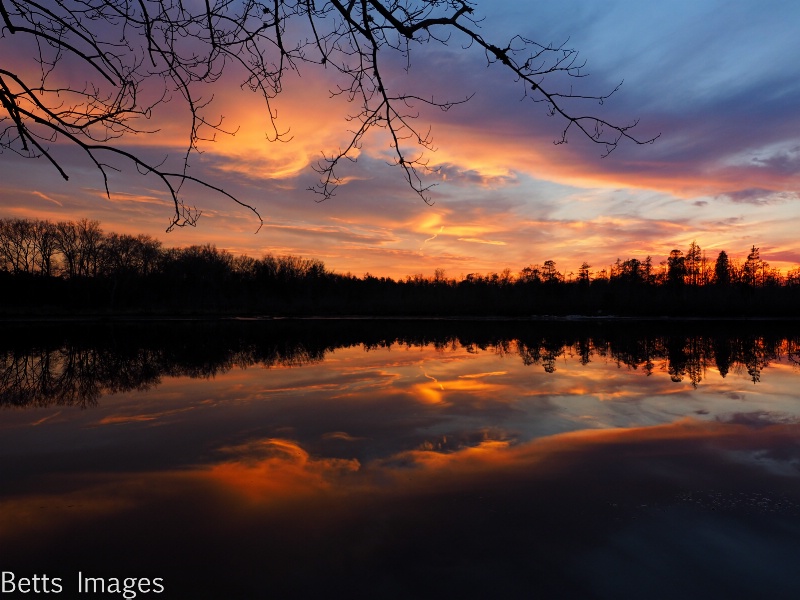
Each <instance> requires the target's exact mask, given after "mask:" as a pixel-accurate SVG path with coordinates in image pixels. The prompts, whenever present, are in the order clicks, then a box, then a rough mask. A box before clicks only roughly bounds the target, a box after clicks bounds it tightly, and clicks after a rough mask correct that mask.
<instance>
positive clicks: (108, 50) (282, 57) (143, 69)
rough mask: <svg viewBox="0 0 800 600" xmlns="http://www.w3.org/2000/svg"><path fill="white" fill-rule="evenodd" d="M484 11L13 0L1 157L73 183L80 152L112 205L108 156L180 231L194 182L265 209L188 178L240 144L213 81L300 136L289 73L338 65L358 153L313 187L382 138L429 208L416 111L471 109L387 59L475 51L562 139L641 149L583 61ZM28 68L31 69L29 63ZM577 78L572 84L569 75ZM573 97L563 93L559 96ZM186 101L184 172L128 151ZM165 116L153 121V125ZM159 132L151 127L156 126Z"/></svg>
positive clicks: (389, 5)
mask: <svg viewBox="0 0 800 600" xmlns="http://www.w3.org/2000/svg"><path fill="white" fill-rule="evenodd" d="M475 9H476V7H475V4H474V3H472V2H468V1H466V0H359V1H356V0H330V1H327V2H315V1H314V0H272V1H266V0H264V1H259V0H235V1H234V0H204V1H199V0H198V1H197V2H191V3H187V2H182V1H180V0H59V1H58V2H51V1H45V0H0V27H1V29H0V56H1V57H2V58H1V59H0V105H1V106H2V108H0V150H11V151H14V152H17V153H19V154H21V155H23V156H26V157H41V158H44V159H46V160H47V161H49V163H50V164H51V165H52V167H53V168H55V169H56V170H57V171H58V173H60V175H61V176H62V177H63V178H64V179H68V173H67V171H66V169H65V167H64V166H63V164H62V162H61V161H60V160H59V157H58V154H57V152H55V144H56V143H57V142H66V143H68V144H72V145H74V146H76V147H77V148H78V149H80V150H81V151H82V152H83V153H85V155H86V156H87V157H88V158H89V160H90V161H92V163H93V164H94V166H95V167H97V169H98V170H99V171H100V173H101V175H102V177H103V180H104V182H105V186H106V192H107V193H108V174H109V171H110V170H113V169H114V167H113V166H112V164H111V163H110V162H106V161H107V160H109V155H111V156H116V157H117V158H118V159H119V158H122V159H124V160H127V161H129V162H131V163H133V165H135V166H136V168H137V169H138V170H139V171H140V172H142V173H143V174H152V175H154V176H155V177H157V178H158V179H160V181H161V183H162V185H163V186H164V187H165V188H166V189H167V190H168V192H169V194H170V196H171V198H172V201H173V202H174V208H175V212H174V215H173V216H172V218H171V221H170V226H169V228H172V227H174V226H176V225H177V226H183V225H186V224H190V225H193V224H195V222H196V220H197V217H198V216H199V212H198V211H197V210H196V209H194V208H193V207H191V206H189V205H187V204H184V202H183V201H182V199H181V198H182V196H181V194H180V192H181V187H182V186H183V184H184V183H186V182H188V181H192V182H196V183H199V184H201V185H204V186H206V187H208V188H211V189H213V190H216V191H217V192H219V193H221V194H224V195H226V196H228V197H229V198H231V199H232V200H234V201H236V202H238V203H239V204H241V205H243V206H246V207H248V208H250V209H251V210H252V211H253V212H254V213H255V214H256V215H258V212H257V210H256V209H255V208H254V207H253V206H251V205H249V204H247V203H245V202H244V201H242V200H241V199H239V198H236V197H234V196H233V195H231V194H229V193H227V192H225V191H224V190H223V189H222V188H220V187H217V186H215V185H213V184H212V183H209V182H208V181H206V180H204V179H200V178H197V177H195V176H193V175H190V174H189V171H188V167H189V164H190V158H191V156H192V155H193V153H195V152H196V151H198V144H199V143H200V142H201V141H202V140H209V139H213V138H214V136H215V135H217V134H220V133H230V131H229V130H227V129H226V128H225V127H224V126H223V120H222V118H221V117H217V116H216V115H215V114H214V113H213V112H212V109H211V106H210V104H211V100H212V98H213V96H212V93H211V89H210V88H209V87H208V85H209V84H212V83H214V82H215V81H217V80H218V78H219V77H220V76H221V75H222V72H223V70H225V71H226V72H227V71H232V72H233V73H234V74H237V75H238V77H239V81H240V83H241V86H242V88H246V89H249V90H252V91H253V92H255V93H257V94H259V95H260V96H261V97H262V98H263V101H264V103H265V104H266V107H267V109H268V115H269V117H270V122H271V128H272V129H271V132H270V133H269V134H268V137H269V139H271V140H273V141H275V140H287V139H288V138H289V134H288V130H286V129H281V128H280V127H279V126H278V124H277V123H276V121H275V118H276V113H275V111H274V109H273V107H272V102H273V99H274V98H275V97H276V96H277V95H279V94H280V93H281V91H282V89H283V81H284V77H285V75H286V74H287V73H288V72H290V71H299V70H300V68H301V67H304V68H307V67H311V66H316V67H322V68H327V69H330V70H333V71H334V72H336V73H337V74H338V75H339V83H338V87H336V88H335V89H334V90H332V94H334V95H341V96H344V97H346V98H347V99H348V100H349V101H350V102H351V103H352V105H353V107H354V108H353V111H352V113H351V115H350V121H351V123H352V124H353V126H352V129H351V130H350V133H349V139H348V141H347V143H345V144H343V145H342V146H341V147H340V148H339V149H338V150H335V151H333V152H331V153H330V154H324V155H323V158H322V159H321V160H320V161H319V163H318V164H317V165H316V170H317V171H318V172H319V175H320V181H319V184H318V185H317V186H316V187H315V188H314V191H316V192H318V193H319V194H321V195H322V197H323V198H328V197H330V196H331V195H333V194H334V192H335V189H336V187H337V185H338V184H340V183H341V181H342V180H341V178H340V176H339V175H338V172H339V171H338V168H339V166H340V164H341V163H342V161H343V160H344V159H351V160H353V159H354V157H355V156H356V154H357V152H358V149H359V147H360V146H361V144H362V142H363V140H364V136H365V135H366V134H367V132H369V131H370V130H372V129H375V128H378V129H383V130H385V131H386V132H388V134H389V139H390V145H391V148H392V151H393V154H394V162H395V163H396V165H397V166H398V167H399V168H400V170H401V172H402V173H403V174H404V176H405V179H406V181H407V182H408V184H409V185H410V186H411V188H412V189H413V190H414V191H415V192H416V193H417V194H419V196H420V197H422V198H423V199H424V200H425V201H426V202H429V201H430V196H429V194H428V191H429V190H430V187H431V185H430V184H428V183H425V182H424V181H423V175H424V173H425V171H426V170H427V169H428V159H427V158H426V153H427V151H430V150H432V149H433V148H432V142H431V137H430V135H429V132H428V131H427V129H426V128H425V127H421V128H420V127H419V126H418V125H417V124H416V122H415V117H416V114H417V113H416V110H415V109H414V105H415V104H416V105H421V104H423V105H429V106H433V107H438V108H440V109H442V110H448V109H450V108H451V107H452V106H454V105H455V104H459V103H462V102H465V101H466V100H468V98H457V99H438V98H435V97H433V96H425V97H422V96H419V95H415V94H412V93H408V92H406V91H404V90H402V89H395V88H394V85H393V82H392V81H391V79H390V77H389V75H390V74H389V72H388V67H387V66H386V65H387V63H388V61H389V60H390V59H391V58H392V57H396V56H399V57H401V58H402V59H403V60H404V61H405V62H406V65H407V66H410V64H411V63H410V54H411V48H412V46H417V45H426V44H442V45H447V44H448V42H450V41H452V42H453V43H454V44H455V43H459V44H465V48H467V47H470V46H471V47H473V48H475V47H477V48H478V49H480V50H482V51H483V52H484V53H485V57H486V60H487V61H488V62H489V63H490V64H491V63H497V64H498V65H500V66H501V67H503V68H505V69H506V70H507V72H508V74H509V75H510V76H511V77H513V78H515V79H516V80H518V81H519V82H520V84H521V85H522V86H523V90H524V94H525V95H526V96H528V97H530V98H531V99H532V100H533V101H534V102H541V103H543V104H544V105H545V106H546V107H547V109H548V111H549V113H550V114H551V115H553V116H555V117H558V118H560V119H561V120H562V122H563V127H562V130H561V134H560V136H559V138H558V139H557V140H556V143H563V142H566V141H567V137H568V135H569V134H570V133H571V132H572V131H574V130H577V131H578V132H580V133H581V134H583V135H585V136H586V137H588V138H589V139H590V140H592V141H593V142H595V143H597V144H599V145H600V146H601V147H602V148H603V154H608V153H609V152H611V151H612V150H614V148H616V147H617V144H618V143H620V142H621V141H623V140H630V141H632V142H635V143H637V144H641V143H646V142H651V141H653V139H640V138H637V137H635V136H634V135H633V134H632V133H631V128H632V127H633V126H634V125H636V121H632V122H631V123H627V124H615V123H610V122H608V121H606V120H604V119H603V118H601V117H599V116H594V115H592V114H587V113H586V112H584V109H583V108H581V107H582V105H583V104H584V103H585V102H592V103H594V102H600V103H602V101H603V100H605V99H607V98H608V96H610V95H611V94H613V93H614V92H615V91H616V89H617V88H615V89H613V90H611V91H610V93H608V94H604V95H591V94H589V95H584V94H582V93H581V92H579V91H573V89H572V87H571V85H569V82H568V81H567V83H565V78H564V77H559V75H567V76H571V77H583V76H584V72H583V70H582V69H583V66H584V63H583V62H582V61H581V60H580V59H579V58H578V54H577V52H576V51H575V50H573V49H570V48H567V47H565V46H563V45H547V44H541V43H538V42H536V41H534V40H532V39H528V38H525V37H522V36H519V35H515V36H512V37H510V38H509V39H508V40H506V41H502V42H497V41H492V40H487V39H484V37H483V35H482V34H481V30H480V26H479V24H480V18H479V17H477V16H476V12H475ZM26 54H27V56H29V57H30V58H31V59H32V61H33V62H25V58H26ZM567 79H568V78H567ZM559 86H560V87H559ZM169 101H173V102H182V103H183V105H184V107H185V109H186V112H187V113H188V117H189V118H188V123H189V124H188V127H187V130H186V146H185V154H184V155H183V161H182V162H183V164H182V168H177V169H176V170H170V169H168V168H167V167H166V166H165V163H163V162H162V163H157V162H153V161H152V160H151V159H149V158H148V157H147V156H146V155H145V154H143V153H140V152H137V151H135V150H132V149H130V147H126V146H124V145H123V139H124V138H126V137H127V136H129V135H131V134H136V133H144V132H147V131H152V128H153V127H154V126H157V123H156V119H155V118H154V111H155V110H156V109H157V108H159V107H160V106H161V105H162V104H164V103H166V102H169ZM151 119H152V121H150V120H151ZM148 121H150V123H152V124H149V123H148Z"/></svg>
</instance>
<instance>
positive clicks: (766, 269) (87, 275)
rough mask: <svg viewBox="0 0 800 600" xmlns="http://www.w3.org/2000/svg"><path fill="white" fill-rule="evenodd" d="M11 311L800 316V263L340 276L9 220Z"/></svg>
mask: <svg viewBox="0 0 800 600" xmlns="http://www.w3.org/2000/svg"><path fill="white" fill-rule="evenodd" d="M0 284H2V290H3V294H2V298H0V310H4V311H5V312H6V313H7V314H15V313H16V314H18V313H20V312H22V313H31V312H40V313H49V312H53V313H62V314H63V313H81V312H83V313H97V312H123V313H131V312H134V313H143V314H213V313H218V314H225V313H227V314H231V313H238V314H247V313H250V314H283V315H309V314H316V315H323V314H327V315H344V314H362V315H409V316H423V315H464V316H466V315H470V316H478V315H508V316H528V315H567V314H583V315H598V314H599V315H604V314H624V315H640V316H653V315H672V316H695V315H697V316H700V315H704V316H784V317H785V316H796V315H797V314H798V311H797V306H798V305H799V304H798V302H799V301H800V267H798V268H795V269H792V270H790V271H789V272H788V273H787V274H786V275H783V274H782V273H781V272H780V271H778V270H777V269H775V268H772V267H770V266H769V264H768V263H767V262H766V261H765V260H763V259H761V257H760V253H759V249H758V248H756V247H755V246H753V247H752V248H751V250H750V252H749V254H748V255H747V258H746V260H744V261H739V260H736V259H731V258H729V256H728V254H727V253H726V252H725V251H721V252H719V253H718V255H717V257H716V259H715V260H713V261H711V260H707V259H706V255H705V253H704V252H702V250H701V249H700V247H699V246H698V245H697V244H696V243H695V242H692V244H691V245H690V247H689V248H688V249H687V251H686V252H685V253H684V252H683V251H681V250H678V249H675V250H673V251H672V252H670V255H669V256H668V257H667V259H666V260H665V261H663V262H661V263H659V264H658V265H656V264H654V262H653V260H652V258H651V257H649V256H648V257H646V258H645V259H644V260H639V259H636V258H631V259H628V260H625V261H623V260H620V259H618V260H617V261H616V263H615V264H613V265H610V266H609V268H603V269H601V270H598V271H593V270H592V267H591V265H589V263H587V262H584V263H583V264H582V265H581V266H580V268H579V269H578V271H577V273H574V272H569V273H567V274H564V273H563V272H561V271H559V269H558V268H557V265H556V263H555V262H554V261H552V260H547V261H545V262H544V263H542V264H541V265H529V266H527V267H525V268H523V269H522V270H521V271H520V272H519V273H516V274H514V273H512V272H511V270H509V269H505V270H504V271H502V272H501V273H489V274H485V275H484V274H478V273H470V274H467V275H466V276H463V277H461V278H460V279H459V280H457V279H453V278H448V277H447V276H446V274H445V272H444V271H443V270H436V271H435V273H434V275H433V276H430V277H426V276H423V275H410V276H408V277H406V278H405V279H401V280H395V279H392V278H388V277H375V276H373V275H370V274H366V275H364V276H363V277H356V276H354V275H351V274H345V275H343V274H338V273H334V272H331V271H329V270H327V269H326V268H325V265H324V264H323V263H322V262H321V261H319V260H314V259H304V258H299V257H296V256H283V257H275V256H271V255H265V256H263V257H261V258H251V257H249V256H234V255H232V254H231V253H229V252H227V251H225V250H219V249H217V248H216V247H214V246H212V245H204V246H190V247H188V248H164V247H163V246H162V244H161V242H159V241H158V240H155V239H153V238H151V237H150V236H147V235H137V236H133V235H127V234H117V233H105V232H103V230H102V229H101V227H100V224H99V223H98V222H97V221H90V220H87V219H82V220H80V221H62V222H58V223H52V222H50V221H37V220H29V219H0Z"/></svg>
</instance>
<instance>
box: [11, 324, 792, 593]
mask: <svg viewBox="0 0 800 600" xmlns="http://www.w3.org/2000/svg"><path fill="white" fill-rule="evenodd" d="M2 333H3V337H2V341H0V377H1V379H0V403H2V406H0V485H1V487H0V570H2V571H5V572H6V573H13V574H14V575H13V576H14V578H15V579H14V582H15V583H14V585H16V584H18V583H19V582H20V578H25V577H27V578H33V576H34V575H36V576H39V577H44V576H45V575H46V576H47V577H48V578H49V583H50V584H51V589H52V582H53V581H54V580H55V581H56V582H57V583H59V584H60V586H61V588H62V590H63V591H62V595H61V597H73V596H75V594H76V591H77V586H78V573H79V572H81V573H82V575H83V577H102V578H103V584H104V585H105V586H108V589H106V591H107V592H109V590H111V592H110V593H108V594H107V595H105V596H103V595H102V594H94V595H93V594H84V595H83V596H86V597H133V596H131V595H130V593H134V594H135V595H136V597H139V598H233V599H236V598H286V597H302V598H305V597H316V596H318V595H322V594H327V595H330V594H331V593H332V592H334V591H336V590H338V591H340V592H341V593H340V594H339V595H344V594H347V595H349V596H352V597H365V596H369V597H374V598H394V597H396V598H420V597H422V598H426V597H435V596H436V597H438V596H442V595H446V596H447V597H454V596H461V597H467V598H472V597H512V598H533V597H538V598H570V597H574V598H726V599H727V598H759V597H761V598H796V597H798V595H800V570H798V569H797V557H798V556H800V367H798V364H799V363H800V327H798V325H797V324H772V323H756V324H742V323H718V324H714V325H709V324H701V323H682V324H681V323H655V324H652V323H651V324H645V323H630V324H625V323H605V324H581V323H524V322H516V323H515V322H498V323H490V322H482V323H456V322H435V321H429V322H422V323H415V322H402V321H395V322H373V321H368V322H360V321H305V322H294V323H293V322H262V321H239V322H227V323H204V322H184V323H169V322H164V323H157V324H146V323H130V324H121V323H118V324H106V325H102V324H94V325H91V324H72V325H69V324H58V325H55V324H54V325H47V324H43V325H37V326H34V325H20V326H16V327H15V326H10V325H7V326H6V327H5V328H3V330H2ZM4 577H6V579H8V578H9V577H10V575H4ZM124 578H138V579H137V581H136V585H141V584H142V583H141V582H142V579H141V578H146V579H147V580H148V582H149V583H148V584H147V585H144V587H143V588H136V589H134V590H133V592H129V593H128V595H127V596H123V593H122V591H123V590H122V588H123V586H124V585H125V582H124ZM154 579H158V580H159V582H158V583H159V585H160V586H163V588H164V592H163V593H160V594H157V593H156V591H157V589H156V588H155V587H154V584H153V580H154ZM117 580H118V583H119V586H120V587H119V588H113V589H112V586H114V585H116V584H115V581H117ZM129 583H130V582H129ZM9 585H10V584H9ZM31 585H32V584H31ZM37 585H39V590H40V591H41V588H42V586H43V585H44V580H42V579H40V580H39V582H38V584H37ZM30 589H31V590H32V589H33V588H32V587H31V588H30ZM130 589H133V588H130ZM6 596H8V597H14V595H12V594H8V595H6V594H3V597H4V598H5V597H6ZM18 596H19V597H25V598H30V597H36V595H35V594H33V593H27V594H18ZM83 596H81V597H83Z"/></svg>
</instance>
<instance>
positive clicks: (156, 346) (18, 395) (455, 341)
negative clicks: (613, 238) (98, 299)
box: [0, 320, 800, 406]
mask: <svg viewBox="0 0 800 600" xmlns="http://www.w3.org/2000/svg"><path fill="white" fill-rule="evenodd" d="M345 323H347V325H345V326H343V325H342V321H338V320H332V321H331V320H318V321H283V322H281V321H279V322H270V321H266V322H265V321H245V322H242V321H232V322H225V323H219V322H203V321H197V322H164V323H161V324H158V325H155V326H154V325H153V324H150V325H147V324H143V323H139V324H131V323H128V324H125V323H117V324H115V325H113V324H108V325H105V326H103V325H94V326H90V327H87V326H86V325H80V326H75V325H73V326H72V328H71V329H70V327H67V326H64V325H61V326H59V327H57V328H55V329H54V328H53V327H50V326H45V325H39V326H38V327H37V326H36V325H33V324H27V325H25V326H23V327H17V328H14V327H6V328H5V331H4V332H3V333H4V336H3V338H2V340H0V403H2V404H7V405H16V406H31V405H37V406H46V405H50V404H57V405H65V406H71V405H78V406H91V405H93V404H95V403H96V402H97V401H98V399H99V398H100V397H101V396H102V395H103V394H108V393H112V394H113V393H117V392H124V391H130V390H145V389H148V388H149V387H151V386H154V385H158V384H159V383H160V381H161V378H162V377H164V376H169V377H193V378H198V377H199V378H209V377H214V376H216V375H218V374H222V373H227V372H228V371H230V370H231V369H232V368H234V367H238V368H246V367H251V366H254V365H259V366H264V367H268V368H269V367H275V366H291V365H295V366H299V365H306V364H313V363H317V362H320V361H322V360H324V358H325V356H326V354H329V353H331V352H333V351H334V350H336V349H337V348H347V347H352V346H354V345H362V346H363V347H364V348H365V349H367V350H370V349H375V348H389V349H391V348H392V347H425V346H432V347H433V348H435V349H437V350H439V351H442V352H444V351H445V350H447V349H453V350H455V349H457V348H463V349H464V350H466V351H467V352H469V353H477V352H486V351H489V352H493V353H497V354H500V355H509V354H513V355H518V356H519V357H520V358H521V360H522V362H523V364H525V365H527V366H540V367H542V368H543V369H544V371H545V372H547V373H553V372H555V371H556V370H557V368H558V363H559V361H560V360H565V361H566V360H570V361H574V360H577V361H578V362H579V363H580V364H581V365H584V366H585V365H588V364H589V363H590V362H592V361H595V360H604V361H609V360H610V361H613V362H615V363H617V364H618V365H620V366H623V365H624V366H626V367H628V368H632V369H639V368H641V369H642V370H643V371H644V372H645V373H646V374H648V375H649V374H652V373H654V372H659V371H660V372H666V373H667V374H668V375H669V377H670V379H671V380H672V381H674V382H680V381H683V380H688V381H690V382H691V383H692V384H693V385H695V386H696V385H697V384H699V383H700V382H701V381H702V380H703V378H704V377H705V376H706V373H707V372H708V370H709V369H713V370H715V371H716V372H718V373H719V375H720V376H721V377H725V376H726V375H727V374H728V373H729V372H730V371H731V370H734V371H736V372H746V373H747V375H748V376H749V378H750V379H751V381H752V382H753V383H757V382H758V381H760V378H761V372H762V371H763V370H764V369H765V368H766V367H768V366H769V365H770V364H772V363H774V362H776V361H779V360H784V361H786V362H787V363H789V364H795V365H797V364H800V345H799V344H800V328H798V327H797V326H796V325H795V327H794V329H795V331H792V328H791V327H790V328H788V330H787V328H786V326H785V324H783V325H777V326H776V325H775V324H770V323H768V322H767V323H755V324H753V323H749V324H747V323H735V324H729V325H727V326H726V325H724V324H717V325H716V326H713V327H710V326H708V325H701V324H699V323H694V324H687V323H683V324H682V325H678V326H675V324H656V325H655V326H654V325H653V324H651V325H650V326H649V327H645V328H642V327H641V325H631V324H630V323H624V322H623V323H615V324H612V325H609V324H604V325H597V324H595V325H590V324H585V323H584V324H575V323H570V322H561V323H547V322H537V323H530V322H515V323H511V324H510V323H509V322H498V323H487V322H471V323H458V322H453V323H450V324H448V326H446V328H443V327H442V325H441V323H439V322H436V321H428V322H416V321H406V322H397V321H394V322H391V321H390V322H375V321H357V320H356V321H349V322H347V321H345Z"/></svg>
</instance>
